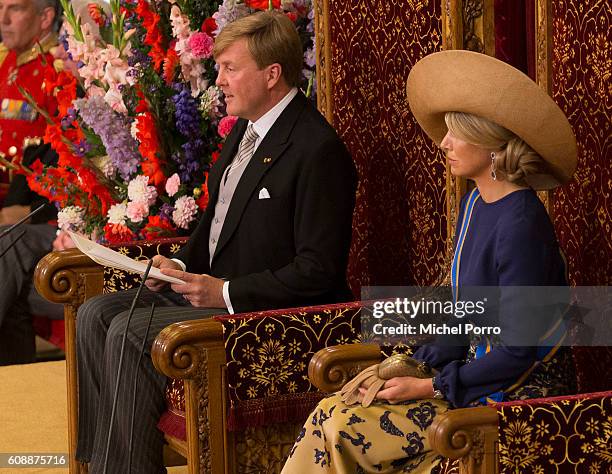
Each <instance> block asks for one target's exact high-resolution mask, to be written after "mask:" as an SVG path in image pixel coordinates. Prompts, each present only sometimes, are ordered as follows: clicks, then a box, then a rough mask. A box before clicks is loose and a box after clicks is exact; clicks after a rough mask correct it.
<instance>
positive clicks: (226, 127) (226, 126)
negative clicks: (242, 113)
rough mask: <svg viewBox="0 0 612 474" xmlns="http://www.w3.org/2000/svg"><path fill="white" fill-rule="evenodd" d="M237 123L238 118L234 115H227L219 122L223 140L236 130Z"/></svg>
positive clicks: (218, 129) (219, 130)
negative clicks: (233, 129)
mask: <svg viewBox="0 0 612 474" xmlns="http://www.w3.org/2000/svg"><path fill="white" fill-rule="evenodd" d="M237 121H238V117H236V116H234V115H227V116H225V117H223V118H222V119H221V120H219V125H218V126H217V131H218V132H219V135H221V136H222V137H223V138H225V137H227V136H228V135H229V133H230V132H231V131H232V128H234V125H236V122H237Z"/></svg>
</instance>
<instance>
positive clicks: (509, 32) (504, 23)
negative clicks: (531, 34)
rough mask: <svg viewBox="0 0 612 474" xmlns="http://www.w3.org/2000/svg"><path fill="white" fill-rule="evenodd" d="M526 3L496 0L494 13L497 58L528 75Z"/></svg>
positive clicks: (521, 0) (524, 1)
mask: <svg viewBox="0 0 612 474" xmlns="http://www.w3.org/2000/svg"><path fill="white" fill-rule="evenodd" d="M526 1H527V3H529V1H528V0H511V1H508V0H495V2H494V7H493V12H494V15H495V57H496V58H497V59H500V60H502V61H504V62H506V63H508V64H511V65H512V66H514V67H515V68H517V69H518V70H520V71H523V72H524V73H525V74H528V67H527V21H526V13H527V12H526V9H525V8H526V5H525V3H526Z"/></svg>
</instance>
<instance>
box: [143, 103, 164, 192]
mask: <svg viewBox="0 0 612 474" xmlns="http://www.w3.org/2000/svg"><path fill="white" fill-rule="evenodd" d="M143 102H144V101H141V102H140V104H139V107H140V105H142V103H143ZM136 120H137V128H138V132H137V133H136V138H137V139H138V141H139V142H140V146H139V147H138V151H139V152H140V154H141V155H142V157H143V161H142V163H141V164H140V166H141V167H142V172H143V173H144V174H145V175H146V176H148V177H149V179H150V182H152V183H153V184H154V185H155V186H161V185H162V184H163V183H164V182H165V181H166V175H165V174H164V170H163V168H162V164H163V162H162V160H160V158H159V157H158V156H157V151H158V150H159V148H160V145H159V138H158V136H157V127H156V126H155V118H154V117H153V114H151V112H148V111H147V112H144V113H141V114H140V115H138V117H137V118H136Z"/></svg>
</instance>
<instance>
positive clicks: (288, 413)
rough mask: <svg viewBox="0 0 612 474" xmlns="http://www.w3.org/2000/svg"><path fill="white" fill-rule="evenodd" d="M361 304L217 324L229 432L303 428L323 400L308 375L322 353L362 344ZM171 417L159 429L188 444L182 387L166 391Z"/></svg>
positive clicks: (264, 314) (235, 318)
mask: <svg viewBox="0 0 612 474" xmlns="http://www.w3.org/2000/svg"><path fill="white" fill-rule="evenodd" d="M360 313H361V305H360V304H359V303H345V304H336V305H326V306H313V307H308V308H292V309H288V310H273V311H262V312H254V313H244V314H237V315H232V316H224V317H218V318H215V319H216V320H217V321H219V322H221V323H222V324H223V328H224V331H223V333H224V339H225V352H226V360H227V383H228V388H229V399H230V408H229V417H228V420H227V426H228V429H229V430H230V431H240V430H244V429H245V428H249V427H256V426H263V425H269V424H275V423H285V422H299V423H301V422H302V421H303V420H304V419H305V418H306V416H307V415H308V413H310V411H311V410H312V409H313V408H314V406H315V405H316V404H317V402H318V401H319V400H320V399H321V398H322V397H323V394H321V393H320V392H318V391H316V388H315V387H313V386H312V385H311V383H310V380H309V379H308V377H307V376H306V375H305V374H306V371H307V367H308V363H309V361H310V359H311V358H312V356H313V355H314V353H316V352H317V351H318V350H320V349H322V348H324V347H328V346H332V345H337V344H346V343H352V342H357V341H358V336H359V333H360V324H359V321H360ZM166 396H167V397H166V398H167V401H168V404H169V406H168V412H167V413H166V414H164V416H163V417H162V419H161V421H160V424H159V425H158V426H159V428H160V429H161V430H162V431H163V432H165V433H167V434H170V435H172V436H174V437H178V438H180V439H185V411H184V410H185V399H184V393H183V389H182V384H181V383H180V382H179V381H172V382H171V383H170V384H168V387H167V389H166Z"/></svg>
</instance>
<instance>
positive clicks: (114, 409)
mask: <svg viewBox="0 0 612 474" xmlns="http://www.w3.org/2000/svg"><path fill="white" fill-rule="evenodd" d="M152 265H153V259H151V260H149V264H148V265H147V269H146V270H145V272H144V275H143V276H142V281H141V282H140V286H139V287H138V290H137V291H136V295H135V296H134V299H133V300H132V307H131V308H130V312H129V313H128V317H127V321H126V323H125V330H124V332H123V340H122V341H121V352H120V353H119V367H117V385H115V395H114V396H113V405H112V408H111V416H110V424H109V426H108V436H107V438H106V452H105V453H104V466H103V468H102V472H103V473H104V474H106V473H107V472H108V454H109V452H110V443H111V434H112V432H113V423H114V421H115V412H116V410H117V399H118V397H119V385H120V382H121V372H122V368H123V354H124V352H125V342H126V340H127V333H128V328H129V327H130V321H131V320H132V315H133V314H134V310H135V309H136V303H137V302H138V298H140V293H141V292H142V288H143V287H144V283H145V281H146V279H147V278H148V277H149V271H150V270H151V266H152Z"/></svg>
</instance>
